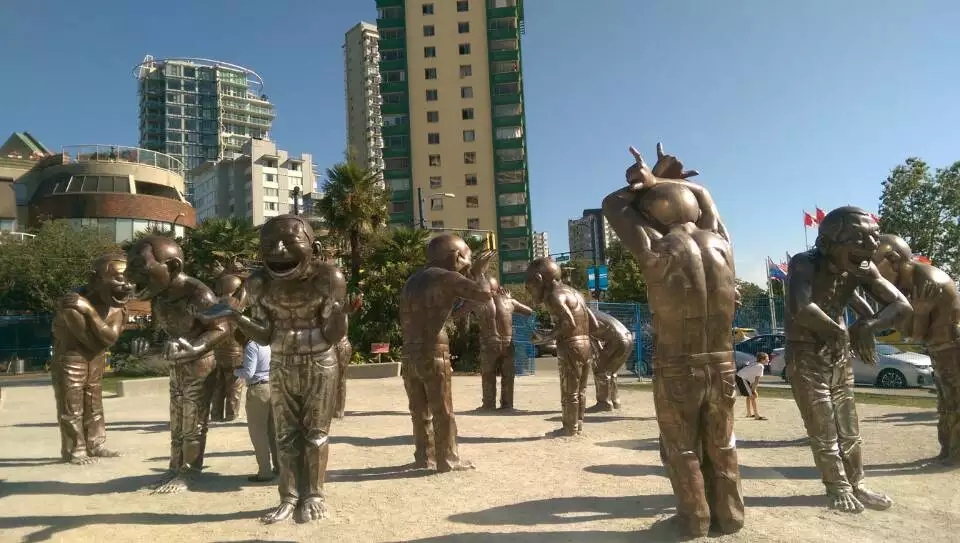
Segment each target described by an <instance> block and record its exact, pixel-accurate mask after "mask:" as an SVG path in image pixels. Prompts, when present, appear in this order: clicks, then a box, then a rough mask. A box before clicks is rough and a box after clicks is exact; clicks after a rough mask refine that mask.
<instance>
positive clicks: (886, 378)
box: [770, 343, 934, 388]
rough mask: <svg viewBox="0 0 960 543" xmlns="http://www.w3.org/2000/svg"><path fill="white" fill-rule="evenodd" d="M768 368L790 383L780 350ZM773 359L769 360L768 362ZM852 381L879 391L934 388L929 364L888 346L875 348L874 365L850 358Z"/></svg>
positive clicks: (927, 359)
mask: <svg viewBox="0 0 960 543" xmlns="http://www.w3.org/2000/svg"><path fill="white" fill-rule="evenodd" d="M778 350H779V351H780V353H779V356H777V359H776V362H775V363H772V364H771V368H770V370H771V373H772V374H774V375H779V376H780V377H781V378H782V379H783V380H784V381H787V382H790V375H789V372H788V371H787V367H786V361H785V360H784V357H783V349H778ZM772 358H773V357H771V359H772ZM852 362H853V380H854V382H855V383H857V384H858V385H872V386H877V387H880V388H908V387H925V386H931V385H933V384H934V380H933V361H931V360H930V357H929V356H927V355H925V354H920V353H912V352H904V351H901V350H900V349H898V348H896V347H893V346H892V345H884V344H882V343H880V344H877V363H876V365H870V364H867V363H865V362H864V361H862V360H860V358H859V357H857V356H854V357H853V359H852Z"/></svg>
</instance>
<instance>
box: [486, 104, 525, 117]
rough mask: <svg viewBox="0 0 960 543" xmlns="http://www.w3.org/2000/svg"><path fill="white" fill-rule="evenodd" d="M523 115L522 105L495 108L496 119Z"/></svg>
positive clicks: (504, 105)
mask: <svg viewBox="0 0 960 543" xmlns="http://www.w3.org/2000/svg"><path fill="white" fill-rule="evenodd" d="M521 113H523V106H522V105H521V104H503V105H500V106H494V108H493V116H494V117H497V118H499V117H512V116H514V115H520V114H521Z"/></svg>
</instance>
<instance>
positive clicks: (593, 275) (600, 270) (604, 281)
mask: <svg viewBox="0 0 960 543" xmlns="http://www.w3.org/2000/svg"><path fill="white" fill-rule="evenodd" d="M598 276H599V279H600V286H599V290H607V287H608V286H609V284H610V281H609V279H608V278H607V267H606V266H590V267H589V268H587V290H598V287H597V277H598Z"/></svg>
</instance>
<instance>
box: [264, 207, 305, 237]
mask: <svg viewBox="0 0 960 543" xmlns="http://www.w3.org/2000/svg"><path fill="white" fill-rule="evenodd" d="M291 223H293V224H298V225H299V227H300V229H301V232H303V234H304V235H306V236H307V237H308V238H310V241H311V242H313V241H315V240H316V239H317V235H316V234H315V233H314V232H313V227H312V226H310V222H309V221H305V220H304V219H303V217H301V216H300V215H293V214H290V213H286V214H284V215H277V216H276V217H270V218H269V219H268V220H267V221H266V222H264V223H263V226H261V227H260V232H261V233H262V232H268V231H269V232H271V233H273V232H274V231H279V230H284V229H287V228H289V227H290V225H291Z"/></svg>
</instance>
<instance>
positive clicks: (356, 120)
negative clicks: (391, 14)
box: [343, 21, 383, 175]
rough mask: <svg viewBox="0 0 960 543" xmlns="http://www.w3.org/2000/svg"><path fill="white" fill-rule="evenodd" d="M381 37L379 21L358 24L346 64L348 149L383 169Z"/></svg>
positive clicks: (350, 34) (346, 45)
mask: <svg viewBox="0 0 960 543" xmlns="http://www.w3.org/2000/svg"><path fill="white" fill-rule="evenodd" d="M379 39H380V36H379V34H378V33H377V27H376V25H372V24H370V23H365V22H362V21H361V22H359V23H357V24H356V25H354V27H353V28H351V29H350V30H348V31H347V34H346V36H345V37H344V40H343V64H344V88H345V89H346V100H347V149H348V150H350V152H351V153H354V158H355V160H357V161H358V162H359V163H361V164H363V165H365V166H366V167H367V169H370V170H374V171H378V172H382V171H383V134H381V132H380V129H381V126H382V125H383V118H382V117H381V116H380V68H379V62H380V53H379V48H378V45H377V42H378V40H379ZM381 175H382V174H381Z"/></svg>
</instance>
